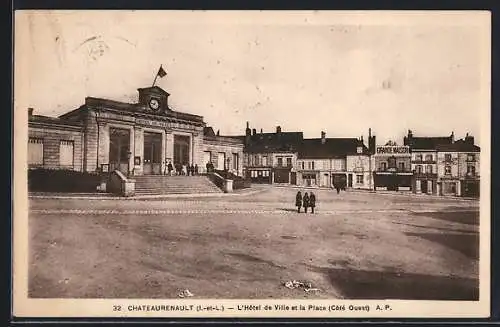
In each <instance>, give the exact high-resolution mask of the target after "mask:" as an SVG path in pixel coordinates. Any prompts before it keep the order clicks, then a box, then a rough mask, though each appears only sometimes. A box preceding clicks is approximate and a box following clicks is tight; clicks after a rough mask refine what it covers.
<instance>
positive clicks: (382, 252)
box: [29, 188, 479, 300]
mask: <svg viewBox="0 0 500 327" xmlns="http://www.w3.org/2000/svg"><path fill="white" fill-rule="evenodd" d="M296 191H297V190H296V189H288V188H264V189H262V191H261V192H259V193H254V194H250V195H247V196H229V197H214V198H209V197H205V198H178V199H169V200H163V201H158V200H150V201H135V200H109V199H102V200H81V199H76V200H75V199H57V200H50V199H31V200H30V210H31V214H30V218H29V219H30V236H29V241H30V254H29V257H30V258H29V260H30V271H29V292H30V296H31V297H49V298H54V297H57V298H67V297H76V298H91V297H98V298H101V297H104V298H176V297H177V296H178V293H179V291H180V290H183V289H189V291H190V292H191V293H193V294H194V298H347V299H372V298H373V299H375V298H384V299H439V300H446V299H450V300H451V299H453V300H477V299H478V248H479V234H478V221H479V214H478V212H479V209H478V206H479V203H478V202H477V201H470V200H459V199H444V198H436V197H432V196H415V195H388V194H374V193H369V192H347V193H346V192H342V193H341V194H340V195H338V194H336V193H334V192H332V191H326V190H325V191H318V192H316V195H317V201H318V208H317V213H316V214H314V215H311V214H308V215H306V214H304V213H302V214H298V213H296V212H295V209H294V208H293V204H294V197H295V192H296ZM294 279H295V280H305V281H308V282H310V283H311V284H312V286H313V287H314V288H317V289H319V291H309V292H306V291H304V289H301V288H298V289H288V288H286V287H284V286H283V283H284V282H286V281H288V280H294Z"/></svg>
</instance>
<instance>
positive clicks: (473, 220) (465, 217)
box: [413, 211, 479, 225]
mask: <svg viewBox="0 0 500 327" xmlns="http://www.w3.org/2000/svg"><path fill="white" fill-rule="evenodd" d="M413 214H414V215H415V216H425V217H430V218H434V219H439V220H446V221H451V222H455V223H461V224H466V225H479V211H437V212H415V213H413Z"/></svg>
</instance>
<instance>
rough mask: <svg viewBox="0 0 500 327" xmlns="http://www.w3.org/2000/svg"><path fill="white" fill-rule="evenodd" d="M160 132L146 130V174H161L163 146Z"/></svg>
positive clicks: (144, 168) (144, 166) (144, 171)
mask: <svg viewBox="0 0 500 327" xmlns="http://www.w3.org/2000/svg"><path fill="white" fill-rule="evenodd" d="M161 136H162V135H161V134H160V133H148V132H144V165H143V168H142V169H143V174H144V175H160V174H161V148H162V142H161V139H162V137H161Z"/></svg>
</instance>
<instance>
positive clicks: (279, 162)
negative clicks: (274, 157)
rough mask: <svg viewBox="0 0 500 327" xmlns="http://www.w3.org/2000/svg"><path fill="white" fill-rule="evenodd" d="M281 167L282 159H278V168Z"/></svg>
mask: <svg viewBox="0 0 500 327" xmlns="http://www.w3.org/2000/svg"><path fill="white" fill-rule="evenodd" d="M282 166H283V158H282V157H278V167H282Z"/></svg>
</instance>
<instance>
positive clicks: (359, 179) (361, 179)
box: [356, 175, 363, 184]
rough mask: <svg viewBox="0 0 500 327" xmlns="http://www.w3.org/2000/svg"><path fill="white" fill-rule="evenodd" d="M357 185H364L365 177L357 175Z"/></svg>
mask: <svg viewBox="0 0 500 327" xmlns="http://www.w3.org/2000/svg"><path fill="white" fill-rule="evenodd" d="M356 184H363V175H356Z"/></svg>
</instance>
